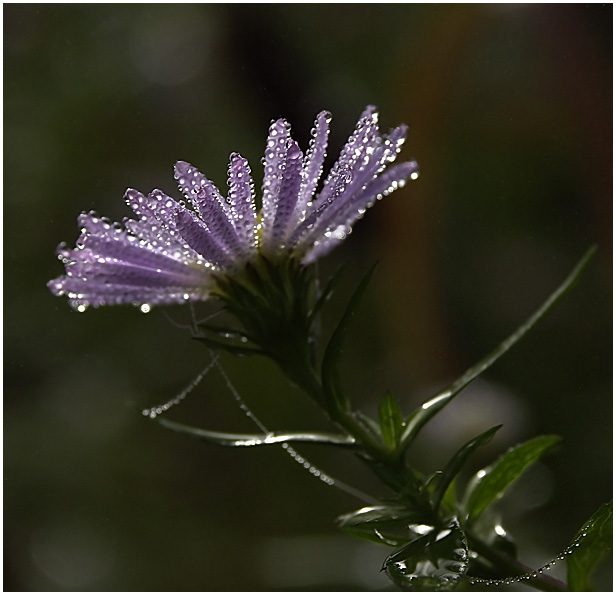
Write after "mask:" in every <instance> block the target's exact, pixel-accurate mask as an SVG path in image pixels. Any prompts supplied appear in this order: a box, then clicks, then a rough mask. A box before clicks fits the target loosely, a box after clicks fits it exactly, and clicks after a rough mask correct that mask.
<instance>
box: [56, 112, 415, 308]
mask: <svg viewBox="0 0 616 595" xmlns="http://www.w3.org/2000/svg"><path fill="white" fill-rule="evenodd" d="M330 120H331V115H330V114H329V113H328V112H325V111H323V112H321V113H320V114H319V115H318V116H317V118H316V121H315V125H314V128H313V130H312V139H311V140H310V146H309V148H308V152H307V153H306V155H303V154H302V151H301V149H300V148H299V145H298V144H297V143H296V142H295V141H294V140H293V139H292V138H291V132H290V127H289V125H288V124H287V122H286V121H285V120H282V119H280V120H276V121H275V122H273V123H272V124H271V126H270V129H269V134H268V137H267V145H266V149H265V157H264V159H263V164H264V169H265V171H264V178H263V197H262V206H261V209H260V210H259V211H257V208H256V201H255V193H254V184H253V181H252V176H251V173H250V167H249V166H248V162H247V161H246V159H244V158H243V157H241V156H240V155H238V154H237V153H233V154H232V155H231V159H230V163H229V170H228V185H229V192H228V195H227V197H224V196H222V194H221V193H220V192H219V190H218V189H217V188H216V186H215V185H214V184H213V183H212V182H210V181H209V180H208V179H207V178H206V177H205V176H204V175H203V174H201V173H200V172H199V171H198V170H197V169H195V168H194V167H193V166H192V165H190V164H189V163H186V162H185V161H178V163H176V165H175V179H176V180H177V182H178V184H179V187H180V189H181V191H182V193H183V194H184V195H185V197H186V198H187V199H188V201H189V203H190V205H191V206H192V209H189V208H187V207H186V205H185V204H184V202H183V201H179V202H178V201H176V200H175V199H173V198H171V197H169V196H167V195H166V194H164V193H163V192H162V191H160V190H154V191H152V192H151V193H150V194H148V195H147V196H145V195H143V194H141V193H140V192H138V191H137V190H131V189H129V190H127V191H126V195H125V199H126V202H127V203H128V205H129V206H130V207H131V208H132V210H133V211H134V213H135V214H136V215H137V217H136V218H135V219H125V220H124V222H123V225H120V224H117V223H112V222H111V221H108V220H107V219H105V218H101V217H99V216H98V215H97V214H96V213H93V212H90V213H82V214H81V215H80V217H79V220H78V221H79V225H80V227H81V235H80V237H79V239H78V240H77V244H76V246H75V248H73V249H67V248H66V246H65V245H63V244H62V245H60V247H59V248H58V256H59V258H60V259H61V260H62V262H63V263H64V265H65V268H66V275H64V276H62V277H59V278H57V279H54V280H52V281H50V282H49V283H48V287H49V288H50V289H51V291H52V292H53V293H54V294H55V295H67V296H68V298H69V301H70V304H71V305H72V306H73V307H74V308H76V309H77V310H79V311H83V310H85V309H86V308H87V307H88V306H102V305H108V304H126V303H130V304H135V305H141V306H142V309H143V310H144V311H147V310H149V307H150V305H151V304H172V303H182V302H185V301H189V300H203V299H206V298H207V297H208V295H209V294H210V292H211V290H212V288H213V286H214V285H215V279H214V275H213V273H216V272H218V273H224V274H228V275H232V274H233V273H234V272H237V271H239V270H241V268H242V266H243V265H245V264H246V263H248V262H250V261H252V260H254V259H255V258H256V255H257V253H260V254H261V255H263V256H265V257H266V258H269V259H270V260H272V261H273V262H276V261H279V260H281V259H285V258H295V259H297V260H300V261H301V262H302V264H309V263H311V262H313V261H315V260H316V259H317V258H319V257H321V256H323V255H324V254H326V253H327V252H329V251H330V250H332V248H334V246H336V245H337V244H338V243H339V242H341V241H342V240H343V239H344V238H345V237H346V235H347V234H348V233H350V232H351V226H352V225H353V224H354V223H355V221H356V220H357V219H359V218H360V217H361V216H362V215H363V214H364V212H365V211H366V209H368V208H369V207H370V206H372V204H373V203H374V201H375V200H377V199H380V198H382V197H383V196H386V195H387V194H389V193H390V192H392V191H393V190H395V189H397V188H399V187H401V186H403V185H404V183H405V182H406V180H407V179H409V178H412V179H414V178H416V177H417V176H418V168H417V163H416V162H415V161H408V162H406V163H402V164H399V165H396V166H392V167H389V168H387V166H388V165H389V164H390V163H391V162H393V161H394V160H395V158H396V155H397V154H398V152H399V151H400V148H401V146H402V143H403V142H404V139H405V135H406V126H404V125H402V126H399V127H398V128H395V129H394V130H393V131H391V132H390V134H388V135H386V136H381V134H380V132H379V129H378V124H377V113H376V111H375V108H374V107H368V108H366V110H365V111H364V113H363V114H362V115H361V117H360V119H359V122H358V123H357V126H356V128H355V131H354V132H353V134H352V135H351V137H350V138H349V140H348V142H347V144H346V145H345V147H344V149H343V150H342V153H341V154H340V157H339V158H338V161H337V162H336V163H335V165H334V166H333V167H332V169H331V171H330V172H329V174H328V175H327V178H326V179H325V181H324V182H323V185H322V188H321V190H320V191H318V192H316V194H315V191H316V189H317V184H318V182H319V179H320V177H321V173H322V171H323V161H324V159H325V152H326V148H327V137H328V134H329V122H330Z"/></svg>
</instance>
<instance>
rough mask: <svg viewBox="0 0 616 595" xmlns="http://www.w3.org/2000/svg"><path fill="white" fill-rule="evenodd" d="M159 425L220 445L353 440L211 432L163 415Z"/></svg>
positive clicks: (347, 443)
mask: <svg viewBox="0 0 616 595" xmlns="http://www.w3.org/2000/svg"><path fill="white" fill-rule="evenodd" d="M154 419H155V421H157V422H158V423H159V424H160V425H161V426H163V427H165V428H167V429H169V430H173V431H174V432H178V433H180V434H184V435H185V436H190V437H191V438H197V439H198V440H203V441H205V442H213V443H215V444H219V445H221V446H236V447H239V446H267V445H270V444H282V443H284V442H304V443H305V442H312V443H317V444H327V445H330V446H340V447H344V448H353V447H354V446H355V440H354V439H353V438H351V437H349V436H342V435H338V434H323V433H317V432H305V433H304V432H280V433H270V434H231V433H227V432H213V431H210V430H203V429H201V428H195V427H192V426H187V425H185V424H181V423H178V422H175V421H171V420H169V419H165V418H164V417H156V418H154Z"/></svg>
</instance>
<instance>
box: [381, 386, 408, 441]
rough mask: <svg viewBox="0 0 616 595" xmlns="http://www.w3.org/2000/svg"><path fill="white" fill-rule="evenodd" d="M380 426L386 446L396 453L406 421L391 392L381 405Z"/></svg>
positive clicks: (386, 395)
mask: <svg viewBox="0 0 616 595" xmlns="http://www.w3.org/2000/svg"><path fill="white" fill-rule="evenodd" d="M379 425H380V429H381V435H382V436H383V441H384V442H385V446H387V448H388V449H389V450H390V451H392V452H396V451H397V450H398V444H399V442H400V436H402V431H403V429H404V420H403V419H402V413H401V412H400V407H398V403H397V401H396V399H395V398H394V397H393V396H392V394H391V393H389V392H387V393H385V396H384V397H383V399H382V400H381V404H380V405H379Z"/></svg>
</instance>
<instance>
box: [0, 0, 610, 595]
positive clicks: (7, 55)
mask: <svg viewBox="0 0 616 595" xmlns="http://www.w3.org/2000/svg"><path fill="white" fill-rule="evenodd" d="M4 73H5V77H4V131H5V136H4V240H5V241H4V273H5V276H4V372H5V376H4V388H5V392H4V395H5V398H4V556H5V560H4V571H5V576H4V588H5V589H6V590H10V591H21V590H26V591H54V590H86V591H87V590H96V591H109V590H127V591H150V590H154V591H165V590H173V591H184V590H187V591H190V590H204V591H211V590H264V589H273V590H277V589H281V590H305V589H307V590H328V589H333V590H345V589H349V590H375V589H381V588H384V587H386V586H387V584H388V581H387V579H386V577H384V576H383V574H381V573H380V572H379V570H380V567H381V562H382V560H383V559H384V558H385V556H386V555H387V554H388V550H387V548H382V547H381V546H378V545H374V546H372V545H370V544H368V543H363V542H360V541H355V540H353V538H351V537H347V536H345V535H343V534H341V533H340V532H339V531H338V529H336V527H335V526H334V519H335V518H336V517H337V516H338V515H339V514H342V513H345V512H349V511H351V510H353V509H355V508H359V507H361V506H363V503H362V502H361V501H360V500H358V499H356V498H354V497H353V496H351V495H349V494H346V493H344V492H342V491H339V490H336V489H335V488H332V487H328V486H326V485H325V484H324V483H322V482H320V481H318V480H316V479H315V478H314V477H312V476H311V475H310V474H309V473H307V472H306V471H305V470H303V469H302V468H301V466H300V465H297V464H296V463H294V462H293V461H292V460H291V459H290V458H289V457H288V455H285V453H284V452H282V450H281V449H279V448H274V447H272V448H270V449H261V450H260V449H247V450H240V451H237V450H232V449H224V448H222V447H216V446H213V445H206V444H202V443H199V442H196V441H192V440H190V439H189V438H185V437H182V436H180V435H176V434H173V433H171V432H168V431H166V430H164V429H163V428H161V427H159V426H158V425H156V424H154V423H151V422H149V421H148V420H147V419H145V418H143V417H142V416H141V414H140V411H141V410H142V409H143V408H147V407H150V406H153V405H157V404H161V403H164V402H165V401H167V400H169V399H171V398H172V397H173V396H174V395H176V394H177V393H178V392H179V391H180V390H181V389H182V388H183V387H184V386H186V385H187V384H189V383H190V381H191V380H192V379H193V378H194V377H195V376H196V375H197V374H198V372H199V371H200V370H201V369H202V368H203V367H204V366H205V365H206V363H207V361H208V354H207V351H206V350H205V349H204V348H203V346H201V345H199V344H197V343H195V342H194V341H191V339H190V332H189V331H188V330H186V329H182V328H178V327H177V326H175V325H174V324H173V323H172V322H170V320H169V318H168V317H171V318H172V319H173V320H174V321H176V322H177V323H181V324H186V323H188V322H189V320H190V313H189V311H188V310H187V308H183V307H175V308H167V309H165V310H164V312H163V310H161V309H154V310H153V311H152V312H151V313H150V314H148V315H143V314H141V313H140V312H139V311H138V310H137V309H133V308H128V307H126V308H122V307H118V308H108V309H101V310H89V311H87V312H86V313H85V314H77V313H76V312H74V311H72V310H71V309H70V308H69V306H68V304H67V303H66V301H65V300H63V299H59V298H56V297H53V296H52V295H51V294H50V292H49V291H48V290H47V288H46V287H45V283H46V282H47V281H48V280H49V279H51V278H54V277H57V276H59V275H60V274H62V272H63V270H62V266H61V264H60V263H59V262H58V261H57V260H56V257H55V255H54V251H55V249H56V246H57V244H58V243H59V242H61V241H66V242H67V243H69V244H70V245H71V246H72V245H73V244H74V241H75V239H76V238H77V235H78V230H77V226H76V217H77V215H78V214H79V213H80V212H81V211H82V210H90V209H94V210H96V211H98V212H99V213H100V214H102V215H105V216H107V217H110V218H112V219H113V220H117V221H120V220H121V219H122V217H124V216H127V215H129V214H130V212H129V209H128V207H127V206H126V205H125V204H124V202H123V200H122V196H123V193H124V190H125V189H126V188H127V187H128V186H130V187H133V188H137V189H140V190H141V191H144V192H147V191H150V190H151V189H153V188H161V189H162V190H164V191H165V192H167V193H171V194H173V195H174V196H176V197H177V196H178V191H177V189H176V187H175V183H174V180H173V177H172V166H173V163H174V162H175V161H176V160H178V159H184V160H188V161H190V162H192V163H193V164H195V165H197V166H198V167H199V168H200V169H201V170H202V171H203V172H204V173H205V174H206V175H207V176H208V177H210V178H211V179H213V180H214V181H215V182H216V183H217V184H218V185H219V187H224V186H225V180H226V166H227V160H228V156H229V153H230V152H232V151H238V152H240V153H241V154H242V155H243V156H244V157H247V158H248V159H249V160H250V162H251V164H252V168H253V172H254V174H255V182H256V186H257V187H259V186H260V183H261V176H262V172H261V168H260V165H259V160H260V158H261V155H262V151H263V148H264V145H265V138H266V134H267V128H268V125H269V122H270V120H271V119H272V118H278V117H281V116H284V117H286V118H287V119H288V120H289V121H290V122H291V123H292V125H293V129H294V135H295V137H296V138H297V140H298V141H299V142H300V144H301V145H302V146H303V147H306V145H307V142H308V138H309V134H310V128H311V127H312V123H313V119H314V116H315V114H316V113H317V112H318V111H320V110H322V109H328V110H330V111H331V112H332V114H333V116H334V119H333V121H332V133H331V137H330V139H331V145H330V146H331V149H330V152H329V157H328V159H329V161H328V163H329V164H331V163H332V162H333V160H334V159H335V157H336V155H337V153H338V151H339V150H340V148H341V147H342V145H343V143H344V142H345V140H346V138H347V137H348V135H349V134H350V133H351V131H352V129H353V126H354V124H355V122H356V120H357V118H358V116H359V114H360V113H361V111H362V110H363V108H364V107H365V106H366V105H368V104H375V105H377V106H378V107H379V109H380V113H381V126H382V129H384V130H387V129H388V128H390V127H394V126H396V125H397V124H399V123H400V122H405V123H407V124H408V125H409V136H408V140H407V144H406V146H405V148H404V150H403V153H402V156H401V159H405V160H406V159H411V158H415V159H417V160H418V161H419V163H420V166H421V176H420V178H419V180H417V181H416V182H412V183H409V184H408V185H407V186H406V187H405V188H404V189H403V190H400V191H398V192H396V193H394V194H393V195H392V196H391V197H388V198H387V199H386V200H384V201H383V202H382V203H379V204H378V206H377V208H375V209H373V210H372V211H370V212H369V215H368V217H366V219H365V220H362V221H360V222H359V224H358V225H357V226H356V228H355V230H354V233H353V234H352V235H351V236H350V238H349V239H348V241H347V242H345V244H344V245H342V246H341V247H340V248H339V249H338V250H337V251H336V252H334V253H332V254H331V255H330V256H328V257H327V258H326V259H325V260H324V261H323V262H322V264H321V265H320V267H321V272H322V274H323V277H324V278H326V277H327V275H328V274H331V272H332V271H334V270H335V269H336V268H337V267H338V266H339V265H340V264H341V263H343V262H348V263H349V266H348V269H347V271H346V273H345V283H344V284H343V285H342V286H341V289H340V291H339V294H338V295H337V298H336V299H335V300H334V301H333V302H332V304H331V305H330V307H329V310H328V313H327V316H326V320H325V327H324V328H325V332H328V331H331V328H332V324H333V323H334V321H335V320H336V317H337V316H339V315H340V312H341V309H342V307H343V304H344V302H345V299H346V298H348V296H349V294H350V292H351V291H352V289H353V287H354V286H355V284H356V283H357V282H358V281H359V279H360V278H361V276H362V274H363V273H364V272H365V271H366V270H367V269H368V268H369V267H370V266H371V265H372V264H373V263H374V262H375V261H377V260H378V261H379V266H378V268H377V272H376V274H375V277H374V280H373V283H372V285H371V287H370V290H369V293H368V296H367V298H366V300H365V302H364V304H363V306H362V309H361V311H360V313H359V315H358V317H357V319H356V320H357V322H356V323H355V326H354V327H353V329H352V331H351V336H350V337H349V341H348V344H347V345H348V347H347V350H346V354H345V368H344V375H343V376H344V383H345V386H346V387H347V389H348V391H349V394H350V395H351V397H352V400H353V402H354V404H355V405H356V406H357V407H360V408H361V409H363V410H364V411H366V412H368V413H374V412H375V411H376V403H377V402H378V399H379V398H380V397H381V396H382V394H383V393H384V391H386V390H391V391H392V392H393V394H394V395H395V396H396V398H397V399H398V401H399V403H400V405H401V407H402V408H403V409H404V410H405V411H407V412H408V411H410V410H411V409H412V408H414V407H416V406H418V405H420V404H421V403H422V402H423V401H425V400H427V399H428V398H429V397H431V396H432V395H433V394H434V393H435V392H436V391H437V390H439V389H441V388H443V387H444V386H446V385H447V383H449V382H451V381H452V380H454V379H455V378H456V377H457V376H458V375H459V374H461V373H462V372H463V371H464V370H465V369H466V368H467V367H469V366H470V365H472V364H473V363H475V362H476V361H477V360H478V359H480V358H481V357H483V356H484V355H485V354H486V353H487V352H488V351H490V350H491V349H492V348H493V347H494V346H495V345H496V344H497V343H498V342H499V341H500V340H502V339H503V338H504V337H506V336H507V335H508V334H510V333H511V332H512V331H513V330H514V329H515V328H516V327H517V326H518V324H520V323H521V322H522V321H523V320H524V319H525V318H526V317H527V316H528V315H530V314H531V313H532V312H533V311H534V310H535V309H536V308H537V307H538V306H539V304H540V303H541V302H542V301H543V300H544V299H545V298H546V297H547V296H548V295H549V293H550V292H551V291H553V289H555V288H556V287H557V286H558V284H559V283H560V282H561V281H562V280H563V279H564V277H565V276H566V274H567V273H568V271H569V270H570V269H571V268H572V267H573V265H574V264H575V263H576V262H577V260H578V259H579V258H580V257H581V256H582V254H583V253H584V251H585V250H586V249H587V248H588V247H589V246H590V245H592V244H597V245H598V252H597V254H596V256H595V257H594V259H593V261H592V263H591V265H590V266H589V268H588V270H587V272H586V273H585V274H584V276H583V278H582V280H581V281H580V283H579V284H578V285H577V286H576V288H575V290H574V291H573V292H572V293H571V294H570V295H569V296H568V297H567V298H566V299H565V301H563V302H562V303H561V305H559V306H558V308H557V309H556V310H555V311H554V312H553V313H552V314H551V315H550V317H549V318H548V319H547V320H545V321H544V322H543V323H542V324H541V325H540V326H539V327H538V328H536V329H535V330H533V331H532V333H531V334H530V335H529V336H528V337H526V338H525V339H524V340H523V341H522V342H521V343H520V344H519V345H517V346H516V347H515V348H514V349H513V350H512V351H511V352H510V353H509V354H508V355H507V356H506V357H505V358H504V359H503V360H502V361H500V362H499V363H498V364H497V365H495V366H494V368H493V369H491V370H490V371H489V373H487V374H486V375H485V377H483V379H482V380H480V381H478V382H477V383H475V384H474V385H473V386H471V387H470V388H469V389H467V390H466V391H465V393H463V394H462V395H461V396H460V397H458V400H457V401H456V402H455V403H454V404H453V405H452V406H451V409H450V410H446V411H445V412H444V413H443V414H442V415H441V416H440V419H436V420H434V421H433V422H431V424H430V425H429V426H427V427H426V429H425V433H424V436H423V438H422V441H421V443H420V444H419V445H418V447H417V448H416V449H415V450H414V454H413V457H414V459H413V460H414V461H415V463H416V465H417V467H419V468H420V469H422V470H423V471H426V472H428V471H431V470H434V469H435V468H436V466H437V465H441V464H443V463H444V462H445V461H446V460H447V459H448V457H449V456H450V455H451V454H452V453H453V452H454V451H455V449H456V448H457V447H458V446H459V445H460V444H461V443H463V442H464V441H466V440H468V439H469V438H470V437H472V436H473V435H476V434H478V433H479V432H481V431H483V430H485V429H486V428H487V427H490V426H492V425H495V424H497V423H504V427H503V429H502V430H501V432H500V433H499V435H498V436H497V437H496V439H495V440H494V441H493V442H492V443H491V444H490V445H488V446H485V447H483V449H482V450H481V451H480V452H479V453H477V456H476V457H475V459H473V460H472V461H471V464H470V466H469V468H468V469H467V471H466V475H467V476H468V474H470V473H471V472H474V471H476V470H478V469H479V468H481V466H482V465H485V464H487V463H489V462H491V460H493V458H494V457H496V456H498V455H499V454H500V453H502V452H503V451H504V450H505V449H506V448H508V447H509V446H511V445H513V444H515V443H517V442H520V441H523V440H526V439H528V438H531V437H532V436H534V435H536V434H539V433H550V434H559V435H561V436H562V437H563V439H564V441H563V444H562V446H561V447H560V449H559V450H558V451H556V452H554V453H553V454H552V455H550V456H549V457H547V458H546V459H545V461H544V462H543V463H541V464H539V465H537V466H536V467H535V468H533V469H532V470H531V471H530V472H529V473H528V475H527V476H526V477H525V479H524V481H522V482H521V483H520V485H518V486H517V487H516V490H515V491H514V492H513V493H512V494H510V495H508V496H507V497H506V498H505V499H504V500H503V502H502V504H501V506H500V510H501V511H502V513H503V517H504V520H503V524H504V526H505V527H506V528H507V527H509V528H510V530H511V532H512V534H513V536H514V537H515V538H516V539H517V540H518V542H519V545H520V549H521V552H522V558H523V559H524V560H525V561H527V563H529V564H531V565H537V566H538V565H540V564H543V563H545V562H547V561H548V560H549V559H550V558H551V557H552V556H554V555H556V554H557V552H558V551H560V550H561V549H563V548H564V547H565V546H566V544H567V543H568V542H569V540H570V539H571V538H572V536H573V535H574V534H575V532H576V531H577V529H578V528H579V527H580V526H581V525H582V524H583V523H584V522H585V520H586V519H587V518H588V517H589V516H590V515H591V514H592V513H593V512H594V511H595V510H596V509H597V508H598V507H599V505H600V504H602V503H603V502H605V501H607V500H609V499H610V498H611V494H612V377H611V375H612V342H611V337H612V332H611V327H612V324H611V323H612V318H611V317H612V305H611V291H612V6H611V5H599V4H596V5H567V6H564V5H553V4H552V5H403V4H395V5H387V4H381V5H378V6H377V5H369V4H366V5H293V6H291V5H284V4H278V5H225V4H219V5H182V4H179V5H164V4H158V5H147V4H141V5H117V4H115V5H113V4H112V5H79V4H72V5H5V6H4ZM211 310H212V306H210V305H209V304H204V305H202V306H200V307H199V308H198V314H199V315H206V314H207V313H208V312H210V311H211ZM222 361H223V365H224V368H225V370H226V371H227V373H228V375H229V376H230V378H231V380H232V382H233V384H234V385H235V387H236V388H237V390H238V391H239V393H240V394H241V395H242V396H243V397H244V399H245V400H246V401H247V403H248V404H249V406H250V407H251V408H253V409H254V411H255V413H256V414H257V415H258V416H259V417H260V418H261V419H262V421H263V422H264V423H265V424H266V425H267V426H268V427H270V428H272V429H278V430H310V429H329V427H328V425H327V423H326V422H325V421H324V420H323V419H321V415H320V413H319V412H318V411H316V410H315V408H313V407H312V405H311V404H310V403H309V402H308V401H307V399H304V397H303V396H302V395H301V394H300V393H299V392H298V391H296V390H294V389H293V388H291V387H289V386H287V385H286V384H285V382H284V380H282V379H281V377H280V375H279V374H278V371H277V370H276V369H275V368H274V367H273V366H270V365H269V364H268V363H266V362H263V361H261V360H257V359H254V360H253V359H248V360H236V359H233V358H230V357H226V356H225V357H223V360H222ZM168 415H169V417H170V418H171V419H177V420H180V421H184V422H186V423H190V424H192V425H197V426H200V427H205V428H208V429H218V430H221V431H253V430H254V429H255V428H253V427H252V426H251V422H250V420H249V419H247V418H246V417H245V416H244V415H243V414H242V412H241V411H240V410H239V409H238V407H237V405H236V404H235V403H234V401H233V398H232V397H231V395H230V394H229V391H228V389H227V388H226V386H225V383H224V382H223V381H222V379H221V377H220V375H217V374H216V373H215V372H212V373H211V374H209V375H208V377H207V378H206V379H205V380H204V382H203V383H202V385H201V386H200V387H199V388H198V389H197V390H196V391H194V393H193V394H192V395H191V396H190V397H189V398H188V399H187V400H186V401H185V403H184V404H182V405H181V406H178V407H176V408H174V409H172V410H171V411H170V412H169V414H168ZM435 445H438V448H435ZM300 450H301V452H302V454H304V456H306V457H308V459H309V460H310V461H311V462H313V463H314V464H315V465H317V466H318V467H320V468H322V469H323V470H324V471H326V472H328V473H331V474H333V475H334V476H336V477H340V479H342V480H344V481H346V482H348V483H350V484H352V485H354V486H356V487H358V488H360V489H362V490H364V491H367V492H369V493H371V494H373V495H376V496H380V495H383V492H382V491H381V489H380V488H379V486H378V485H377V484H376V483H375V482H374V481H373V479H372V478H371V477H370V476H369V475H368V472H367V471H365V470H364V469H363V468H362V467H361V466H360V465H359V464H358V463H356V462H355V461H353V460H352V459H351V458H350V455H348V454H346V453H338V452H330V451H327V450H324V449H323V448H322V447H321V448H319V447H316V446H313V447H312V448H302V449H300ZM559 572H561V573H562V569H559V570H558V571H557V573H556V574H557V575H558V573H559ZM597 586H598V587H600V588H602V589H604V590H605V589H607V590H609V589H611V577H610V574H609V569H607V570H604V571H603V572H602V574H601V575H600V577H599V582H598V584H597Z"/></svg>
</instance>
